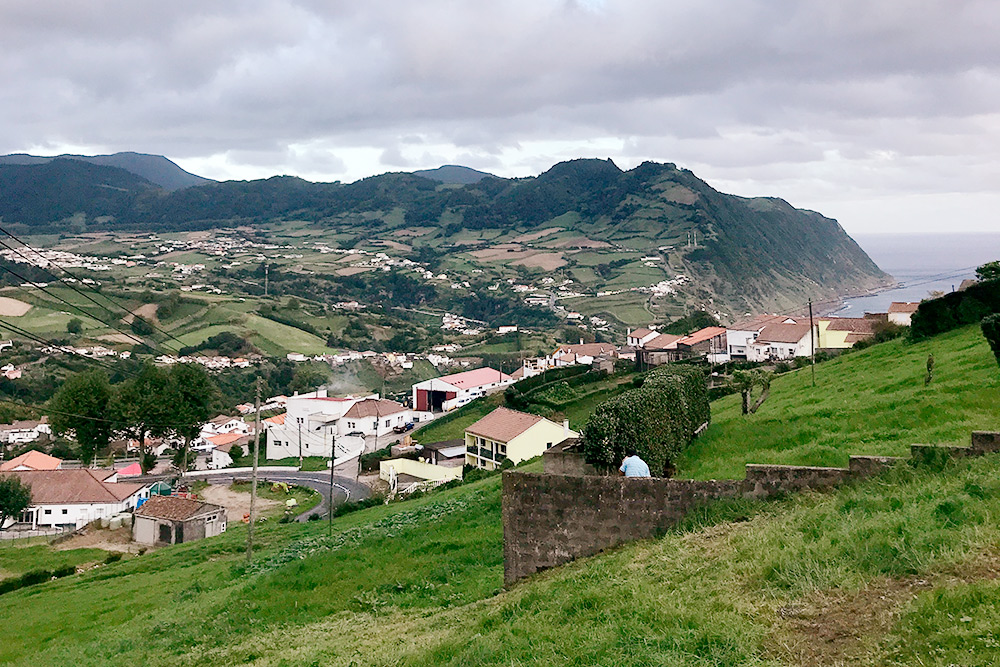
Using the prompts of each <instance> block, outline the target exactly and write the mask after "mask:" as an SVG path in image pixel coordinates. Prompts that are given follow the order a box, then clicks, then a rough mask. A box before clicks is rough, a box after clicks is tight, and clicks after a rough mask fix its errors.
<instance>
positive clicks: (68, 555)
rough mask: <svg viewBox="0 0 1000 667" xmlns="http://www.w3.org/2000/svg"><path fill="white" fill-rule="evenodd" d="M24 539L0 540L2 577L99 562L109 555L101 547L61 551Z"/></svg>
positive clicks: (0, 569) (0, 577)
mask: <svg viewBox="0 0 1000 667" xmlns="http://www.w3.org/2000/svg"><path fill="white" fill-rule="evenodd" d="M22 542H24V541H23V540H3V541H0V579H6V578H8V577H13V576H17V575H21V574H24V573H25V572H28V571H30V570H54V569H57V568H60V567H64V566H66V565H82V564H83V563H99V562H101V561H103V560H104V558H105V556H107V555H108V553H107V552H106V551H103V550H101V549H67V550H66V551H59V550H57V549H53V548H52V547H50V546H49V545H48V544H39V543H31V542H30V541H29V542H28V545H27V546H22Z"/></svg>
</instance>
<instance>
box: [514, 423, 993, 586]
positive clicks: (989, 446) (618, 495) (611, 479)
mask: <svg viewBox="0 0 1000 667" xmlns="http://www.w3.org/2000/svg"><path fill="white" fill-rule="evenodd" d="M991 452H1000V433H991V432H985V431H976V432H974V433H973V434H972V446H971V447H932V446H930V445H913V447H912V452H911V456H912V457H913V458H915V459H918V460H929V459H930V458H932V457H940V456H945V457H957V456H981V455H983V454H986V453H991ZM556 454H557V455H555V456H551V457H547V458H546V459H545V470H546V472H545V473H543V474H539V473H522V472H516V471H507V472H505V473H504V474H503V533H504V540H503V541H504V583H506V584H511V583H514V582H515V581H517V580H518V579H521V578H522V577H526V576H528V575H530V574H534V573H535V572H538V571H540V570H544V569H547V568H550V567H555V566H557V565H562V564H564V563H567V562H569V561H571V560H573V559H575V558H581V557H584V556H592V555H594V554H596V553H598V552H600V551H603V550H604V549H608V548H610V547H614V546H616V545H618V544H622V543H624V542H631V541H634V540H640V539H644V538H649V537H653V536H656V535H659V534H662V533H663V532H665V531H666V530H667V529H669V528H670V527H671V526H673V525H675V524H676V523H678V522H679V521H680V520H681V519H682V518H683V517H684V515H685V514H687V512H688V511H690V510H691V509H692V508H694V507H697V506H699V505H705V504H707V503H710V502H712V501H714V500H719V499H722V498H737V497H738V498H754V499H761V498H770V497H774V496H777V495H783V494H787V493H794V492H798V491H803V490H807V489H816V490H822V489H829V488H832V487H834V486H837V485H839V484H842V483H844V482H846V481H849V480H854V479H863V478H865V477H870V476H872V475H876V474H878V473H881V472H883V471H884V470H886V469H887V468H888V467H890V466H892V465H894V464H895V463H896V462H897V461H899V460H901V459H898V458H894V457H886V456H852V457H850V465H849V466H848V467H847V468H819V467H811V466H781V465H757V464H748V465H747V467H746V476H745V477H744V479H741V480H718V481H716V480H709V481H699V480H682V479H659V478H645V479H635V478H631V479H629V478H625V477H617V476H606V475H594V474H584V473H586V472H592V470H593V469H592V468H591V469H590V470H587V467H586V466H585V465H584V464H583V462H582V458H580V457H579V455H578V454H574V453H572V452H566V451H560V452H558V453H556ZM574 456H575V457H577V458H574ZM556 471H558V472H556ZM566 473H569V474H566Z"/></svg>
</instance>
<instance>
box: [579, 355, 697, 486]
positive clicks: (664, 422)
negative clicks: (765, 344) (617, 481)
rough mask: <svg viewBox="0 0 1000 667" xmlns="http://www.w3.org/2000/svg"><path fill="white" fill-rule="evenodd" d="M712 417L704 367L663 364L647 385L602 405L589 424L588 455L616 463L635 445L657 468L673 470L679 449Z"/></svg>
mask: <svg viewBox="0 0 1000 667" xmlns="http://www.w3.org/2000/svg"><path fill="white" fill-rule="evenodd" d="M710 418H711V407H710V404H709V401H708V386H707V383H706V382H705V376H704V374H703V373H702V372H701V370H700V369H698V368H696V367H691V366H674V365H667V366H661V367H660V368H657V369H655V370H654V371H652V372H650V373H649V374H648V375H647V376H646V379H645V381H644V382H643V384H642V386H641V387H639V388H637V389H630V390H629V391H626V392H625V393H623V394H620V395H618V396H616V397H614V398H612V399H610V400H608V401H605V402H604V403H601V404H600V405H598V406H597V409H596V410H594V412H593V414H592V415H591V416H590V419H588V420H587V423H586V425H585V426H584V427H583V433H582V436H583V451H584V455H585V457H586V459H587V462H588V463H590V464H592V465H595V466H597V467H599V468H604V469H614V468H617V466H618V463H619V462H620V461H621V460H622V458H623V457H624V456H625V452H626V451H627V450H628V449H630V448H635V450H636V451H637V452H638V454H639V456H640V457H642V459H643V460H645V461H646V463H647V464H648V465H649V468H650V470H651V471H653V472H654V474H662V475H664V476H669V475H670V472H671V471H672V469H673V462H674V460H675V459H676V458H677V455H678V454H680V452H681V451H682V450H683V449H684V448H685V447H687V446H688V445H689V444H690V443H691V441H692V440H693V439H694V436H695V433H696V431H697V430H698V428H699V427H700V426H701V425H702V424H704V423H706V422H708V421H709V420H710Z"/></svg>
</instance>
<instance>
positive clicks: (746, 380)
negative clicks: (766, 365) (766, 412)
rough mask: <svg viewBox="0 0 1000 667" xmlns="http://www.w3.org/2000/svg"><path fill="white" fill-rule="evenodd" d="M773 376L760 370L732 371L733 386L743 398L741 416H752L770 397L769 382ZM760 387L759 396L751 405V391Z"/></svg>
mask: <svg viewBox="0 0 1000 667" xmlns="http://www.w3.org/2000/svg"><path fill="white" fill-rule="evenodd" d="M772 379H774V374H773V373H771V372H770V371H765V370H763V369H760V368H754V369H751V370H747V371H733V386H734V387H736V390H737V391H739V392H740V394H742V396H743V414H745V415H752V414H753V413H755V412H757V410H758V409H759V408H760V406H762V405H763V404H764V401H766V400H767V397H768V396H770V395H771V380H772ZM756 387H760V394H759V395H758V396H757V400H756V401H754V402H753V404H752V405H751V403H750V401H751V400H752V398H753V390H754V388H756Z"/></svg>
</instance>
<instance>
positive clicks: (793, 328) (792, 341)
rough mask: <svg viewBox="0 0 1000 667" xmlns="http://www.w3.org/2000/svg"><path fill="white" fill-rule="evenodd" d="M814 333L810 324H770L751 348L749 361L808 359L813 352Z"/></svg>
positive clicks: (748, 356)
mask: <svg viewBox="0 0 1000 667" xmlns="http://www.w3.org/2000/svg"><path fill="white" fill-rule="evenodd" d="M812 335H813V334H812V333H811V332H810V327H809V322H808V321H806V322H805V323H803V324H785V323H777V324H768V325H767V326H765V327H764V328H763V329H761V331H760V334H758V335H757V340H755V341H754V342H753V343H751V344H750V346H749V351H748V353H747V359H748V360H749V361H781V360H785V359H794V358H795V357H807V356H809V354H810V353H811V351H812V347H811V346H812V344H813V343H814V341H813V339H812Z"/></svg>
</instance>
